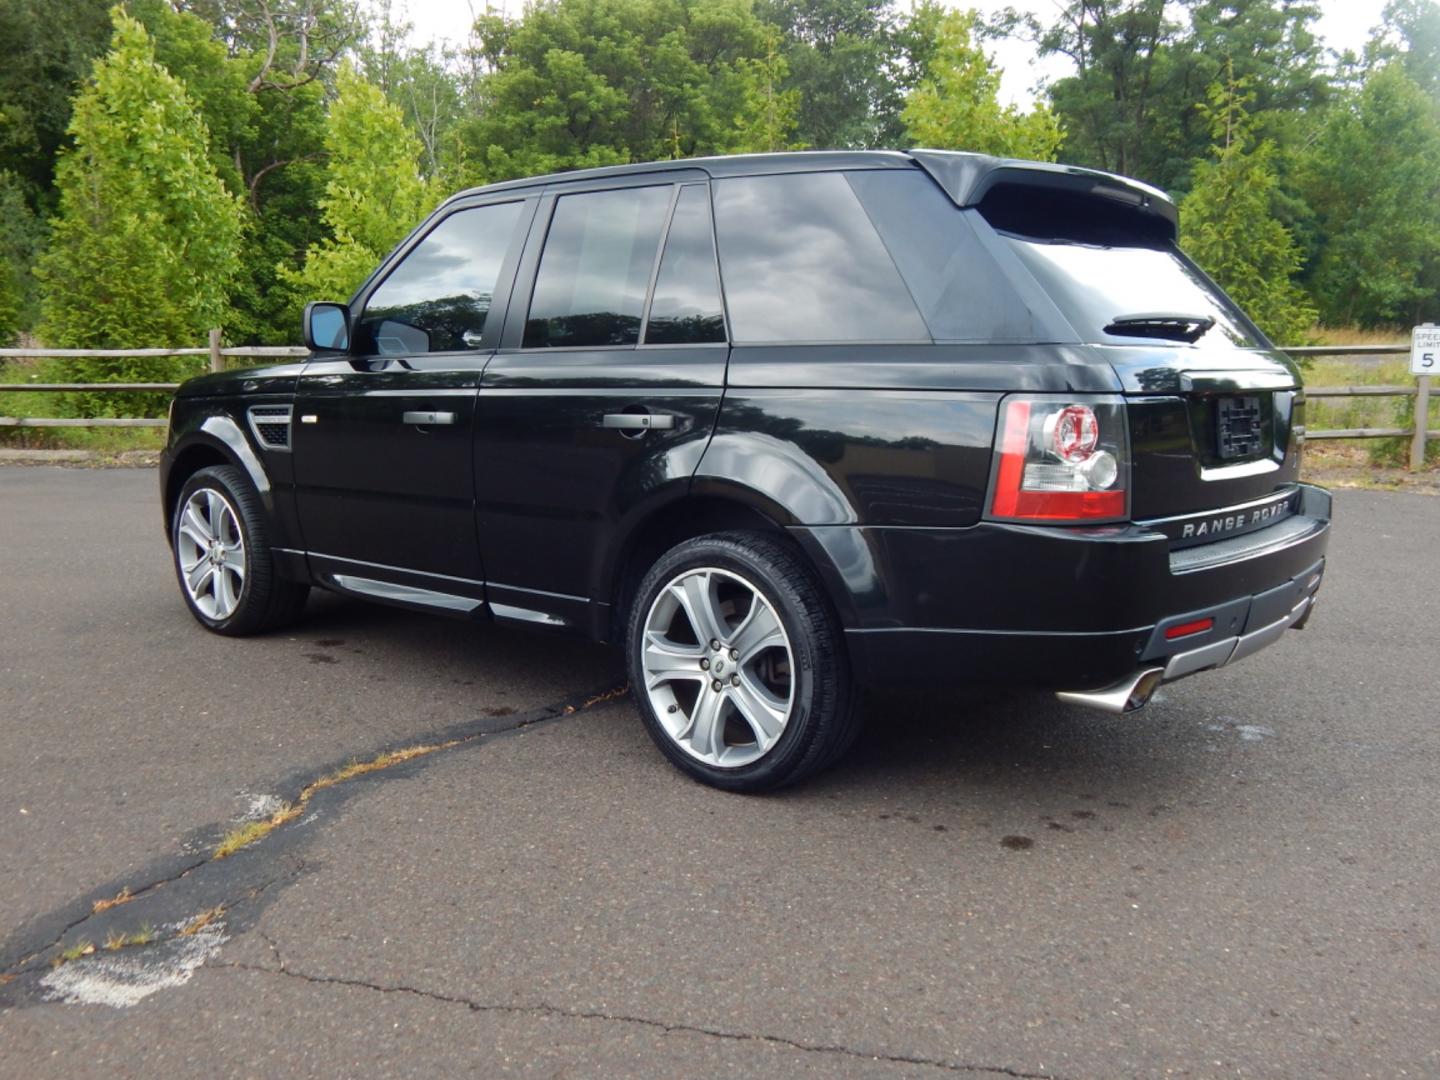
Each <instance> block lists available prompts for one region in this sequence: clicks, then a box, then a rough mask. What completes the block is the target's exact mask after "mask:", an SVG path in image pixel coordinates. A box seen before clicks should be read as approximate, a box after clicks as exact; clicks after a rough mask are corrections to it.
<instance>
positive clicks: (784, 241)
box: [714, 173, 930, 343]
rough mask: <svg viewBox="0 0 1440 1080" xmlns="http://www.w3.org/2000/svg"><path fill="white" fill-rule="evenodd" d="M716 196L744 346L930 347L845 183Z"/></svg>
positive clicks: (801, 179) (763, 181)
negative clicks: (891, 343)
mask: <svg viewBox="0 0 1440 1080" xmlns="http://www.w3.org/2000/svg"><path fill="white" fill-rule="evenodd" d="M714 191H715V225H716V233H717V236H718V239H719V245H720V266H721V270H722V271H723V273H724V277H725V297H726V300H727V301H728V303H729V308H730V323H731V332H732V334H733V335H734V339H735V340H736V341H737V342H751V343H760V342H779V341H791V342H794V341H811V342H819V341H928V340H929V337H930V335H929V334H928V333H927V331H926V328H925V323H924V321H923V320H922V319H921V318H920V313H919V311H917V310H916V308H915V302H914V300H912V299H911V298H910V293H909V291H908V290H907V289H906V288H905V283H904V282H903V281H902V280H901V279H900V275H899V273H898V272H897V271H896V269H895V264H894V263H893V262H892V261H891V259H890V256H889V254H888V253H887V252H886V250H885V245H884V244H882V243H881V242H880V237H879V236H878V235H876V233H875V227H874V226H873V225H872V224H871V223H870V219H869V217H868V216H866V213H865V211H864V209H863V208H862V207H861V206H860V202H859V200H858V199H857V198H856V196H855V193H854V191H852V190H851V188H850V185H849V183H847V182H846V179H845V176H844V175H843V174H842V173H802V174H792V175H785V176H749V177H739V178H735V179H727V180H717V181H716V182H715V185H714Z"/></svg>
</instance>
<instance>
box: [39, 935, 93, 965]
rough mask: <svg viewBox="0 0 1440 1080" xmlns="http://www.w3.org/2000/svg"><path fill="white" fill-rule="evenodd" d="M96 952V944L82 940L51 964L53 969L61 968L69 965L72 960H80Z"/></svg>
mask: <svg viewBox="0 0 1440 1080" xmlns="http://www.w3.org/2000/svg"><path fill="white" fill-rule="evenodd" d="M94 951H95V945H94V943H93V942H90V941H86V940H85V939H83V938H82V939H81V940H79V941H77V942H75V944H74V945H71V946H70V947H69V948H68V949H66V950H65V951H64V952H62V953H60V954H59V955H57V956H56V957H55V959H54V960H52V961H51V962H50V965H51V966H52V967H59V966H60V965H61V964H68V963H69V962H70V961H71V960H79V959H80V957H82V956H89V955H90V954H91V953H93V952H94Z"/></svg>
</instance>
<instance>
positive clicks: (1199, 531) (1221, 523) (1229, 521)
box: [1180, 502, 1290, 540]
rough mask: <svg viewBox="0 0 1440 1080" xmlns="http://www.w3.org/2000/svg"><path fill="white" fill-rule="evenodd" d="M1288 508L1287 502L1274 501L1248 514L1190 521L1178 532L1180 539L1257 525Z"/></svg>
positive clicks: (1278, 515)
mask: <svg viewBox="0 0 1440 1080" xmlns="http://www.w3.org/2000/svg"><path fill="white" fill-rule="evenodd" d="M1289 508H1290V504H1289V503H1288V502H1281V503H1276V504H1275V505H1274V506H1262V507H1260V508H1259V509H1257V510H1251V511H1250V512H1249V513H1248V514H1245V513H1241V514H1226V515H1225V516H1224V517H1217V518H1211V519H1210V520H1209V521H1201V522H1199V523H1196V522H1194V521H1192V522H1190V523H1189V524H1187V525H1186V526H1185V528H1184V529H1182V530H1181V532H1180V538H1181V539H1182V540H1189V539H1190V538H1191V537H1200V536H1213V535H1215V534H1216V533H1227V532H1234V531H1235V530H1236V529H1243V528H1246V527H1247V526H1250V525H1259V524H1260V523H1261V522H1265V521H1271V520H1273V519H1274V518H1278V517H1280V516H1281V515H1282V514H1284V513H1285V511H1286V510H1288V509H1289Z"/></svg>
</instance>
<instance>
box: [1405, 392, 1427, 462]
mask: <svg viewBox="0 0 1440 1080" xmlns="http://www.w3.org/2000/svg"><path fill="white" fill-rule="evenodd" d="M1412 427H1413V430H1414V432H1415V435H1414V438H1412V439H1411V440H1410V471H1411V472H1419V471H1420V470H1421V469H1423V468H1424V467H1425V441H1426V438H1427V429H1428V428H1429V427H1430V376H1429V375H1421V376H1419V377H1418V378H1417V379H1416V385H1415V421H1414V423H1413V425H1412Z"/></svg>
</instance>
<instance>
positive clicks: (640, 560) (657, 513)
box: [592, 485, 800, 641]
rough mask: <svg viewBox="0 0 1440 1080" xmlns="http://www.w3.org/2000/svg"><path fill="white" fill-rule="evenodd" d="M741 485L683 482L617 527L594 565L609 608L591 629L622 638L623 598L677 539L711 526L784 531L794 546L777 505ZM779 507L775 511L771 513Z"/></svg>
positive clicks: (728, 529) (599, 592) (627, 597)
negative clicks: (684, 489) (682, 489)
mask: <svg viewBox="0 0 1440 1080" xmlns="http://www.w3.org/2000/svg"><path fill="white" fill-rule="evenodd" d="M746 491H747V489H744V488H741V487H738V486H734V485H727V486H726V488H725V489H722V490H711V489H706V490H700V491H697V490H695V489H694V488H693V487H691V488H689V490H688V493H680V494H677V495H675V496H673V497H671V498H668V499H665V500H663V501H655V502H651V503H650V504H648V505H647V506H646V507H645V509H644V512H643V513H641V514H637V515H635V518H634V520H633V522H631V523H630V524H629V525H628V527H627V528H625V529H624V531H623V533H621V534H620V535H618V536H617V537H616V540H615V542H614V543H613V544H612V545H611V546H610V550H609V552H608V555H607V558H606V560H605V562H604V564H603V565H602V566H600V567H598V568H597V577H596V583H597V585H599V588H597V589H596V590H595V591H594V593H593V594H592V595H594V596H596V597H597V598H602V597H603V598H604V600H605V601H606V602H607V603H608V605H609V608H610V611H609V613H608V616H607V617H602V618H601V619H600V620H598V625H597V626H596V630H597V632H598V633H599V634H600V635H601V636H603V637H604V638H605V640H609V641H619V640H622V639H623V635H624V627H625V620H626V619H627V618H628V612H629V603H630V600H631V599H632V598H633V596H634V592H635V589H636V587H638V586H639V584H640V581H641V579H642V578H643V577H644V576H645V574H646V573H647V572H648V571H649V569H650V567H651V566H652V565H654V563H655V562H656V561H657V560H659V559H660V558H662V557H663V556H664V555H665V553H666V552H668V551H669V550H670V549H671V548H673V547H675V546H676V545H677V544H681V543H684V542H685V541H686V540H691V539H694V538H695V537H698V536H704V535H707V534H710V533H717V532H764V533H768V534H770V535H773V536H775V537H777V538H778V537H784V538H785V540H786V542H787V543H790V544H792V546H794V547H795V549H796V551H797V553H799V552H800V548H799V546H798V545H795V544H794V542H793V540H791V539H790V537H789V535H788V533H786V530H785V526H784V521H783V520H782V519H780V517H779V514H783V511H780V508H779V507H778V506H776V505H774V504H773V503H771V504H770V505H768V506H767V505H765V503H766V500H764V498H763V496H759V493H758V492H750V494H751V495H753V496H757V497H755V498H745V497H743V493H745V492H746ZM777 511H779V514H777Z"/></svg>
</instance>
